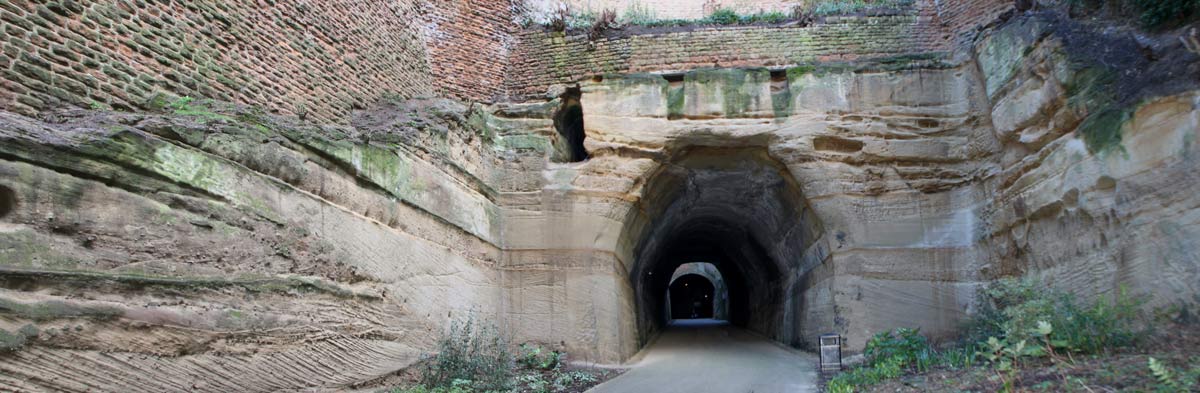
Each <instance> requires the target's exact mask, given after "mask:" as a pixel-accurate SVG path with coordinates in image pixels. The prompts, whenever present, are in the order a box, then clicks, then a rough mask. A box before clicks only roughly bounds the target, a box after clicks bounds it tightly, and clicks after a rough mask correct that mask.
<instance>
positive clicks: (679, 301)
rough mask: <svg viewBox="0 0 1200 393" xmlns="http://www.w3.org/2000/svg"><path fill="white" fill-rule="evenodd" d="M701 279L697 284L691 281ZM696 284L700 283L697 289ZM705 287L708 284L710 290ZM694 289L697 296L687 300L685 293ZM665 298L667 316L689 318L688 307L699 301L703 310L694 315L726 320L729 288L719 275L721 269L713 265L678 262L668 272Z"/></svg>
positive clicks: (723, 278) (687, 293)
mask: <svg viewBox="0 0 1200 393" xmlns="http://www.w3.org/2000/svg"><path fill="white" fill-rule="evenodd" d="M701 280H703V282H701V283H700V284H696V283H695V282H697V281H701ZM697 285H699V286H700V287H699V289H698V288H697ZM707 286H712V291H711V292H708V291H707ZM696 291H700V292H701V293H699V294H696V295H699V296H696V295H690V297H691V298H693V299H695V300H691V301H690V302H689V300H688V299H687V297H688V296H689V293H692V292H696ZM705 295H707V297H706V296H705ZM667 299H668V302H667V306H668V312H667V314H668V318H670V319H687V318H693V317H692V316H691V312H689V311H688V310H689V309H690V308H693V307H695V302H696V301H700V302H701V303H702V304H701V306H700V307H699V309H701V310H703V311H704V312H699V313H697V314H698V316H696V317H694V318H712V319H721V320H728V319H729V291H728V288H726V286H725V277H722V276H721V271H720V270H719V269H717V266H716V265H713V264H711V263H708V262H691V263H685V264H682V265H679V267H678V268H676V269H675V273H673V274H671V285H670V287H669V289H668V290H667Z"/></svg>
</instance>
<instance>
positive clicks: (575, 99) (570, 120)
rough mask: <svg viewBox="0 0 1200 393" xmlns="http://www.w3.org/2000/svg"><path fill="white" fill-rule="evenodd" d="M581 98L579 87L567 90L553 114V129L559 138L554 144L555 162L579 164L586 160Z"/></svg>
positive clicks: (585, 136)
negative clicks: (560, 104)
mask: <svg viewBox="0 0 1200 393" xmlns="http://www.w3.org/2000/svg"><path fill="white" fill-rule="evenodd" d="M581 96H582V93H581V92H580V89H579V87H573V88H569V89H567V91H566V92H565V93H563V95H562V96H561V99H562V106H561V107H559V109H558V112H555V113H554V129H555V130H557V131H558V136H559V138H558V139H557V140H556V141H555V143H554V154H553V156H552V157H551V158H552V160H553V161H555V162H580V161H583V160H586V159H588V152H587V149H584V147H583V140H584V139H585V138H587V135H585V134H584V131H583V105H580V102H579V98H580V97H581Z"/></svg>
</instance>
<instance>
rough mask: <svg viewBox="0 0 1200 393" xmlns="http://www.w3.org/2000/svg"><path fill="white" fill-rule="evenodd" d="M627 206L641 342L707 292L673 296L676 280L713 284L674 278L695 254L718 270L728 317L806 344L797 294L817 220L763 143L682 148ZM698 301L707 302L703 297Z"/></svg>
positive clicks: (782, 339)
mask: <svg viewBox="0 0 1200 393" xmlns="http://www.w3.org/2000/svg"><path fill="white" fill-rule="evenodd" d="M630 214H631V215H632V217H630V218H629V219H627V220H626V232H625V233H623V236H628V237H630V238H631V239H630V241H633V240H632V239H637V240H636V246H635V248H634V249H633V250H632V254H633V256H632V257H633V261H634V262H633V264H632V266H631V269H630V273H629V277H630V281H631V283H630V284H631V286H632V288H633V291H634V296H635V303H636V304H635V307H636V310H637V330H638V335H639V340H640V342H641V345H644V344H645V343H646V342H647V341H648V340H649V339H650V338H652V337H653V336H654V335H656V334H657V333H658V332H660V331H662V329H664V328H665V327H666V326H667V325H668V324H669V322H670V321H671V320H672V319H678V318H685V317H686V318H690V317H692V315H693V313H692V312H691V311H692V309H693V308H696V307H694V306H695V300H694V299H695V298H694V296H695V294H696V293H699V294H700V296H703V294H706V293H708V291H709V289H708V288H707V287H705V288H703V289H702V290H700V291H699V292H695V293H693V292H690V291H684V294H685V296H686V298H685V299H688V300H687V301H691V302H692V304H686V303H685V302H684V301H682V300H676V297H677V296H678V294H679V293H680V289H679V286H678V284H679V283H681V282H682V283H687V285H688V287H691V286H692V285H696V286H703V284H701V282H702V281H701V280H703V282H709V283H711V281H710V280H708V279H706V278H704V277H697V279H695V280H692V279H689V281H682V278H680V280H675V279H674V278H676V277H673V276H674V274H673V273H674V272H675V271H676V270H677V269H678V268H680V266H683V265H685V264H688V263H693V262H695V261H707V262H708V263H710V264H711V265H712V266H713V268H714V270H715V271H716V272H717V273H719V275H720V277H722V279H723V284H724V287H725V290H726V292H727V300H726V309H725V310H724V311H723V313H724V314H725V317H726V318H727V319H728V321H729V322H730V323H731V324H733V325H735V326H739V327H744V328H746V329H749V330H752V331H756V332H759V333H761V334H763V335H765V336H767V337H770V338H773V339H775V340H777V341H780V342H783V343H786V344H791V345H796V346H800V345H802V344H803V343H802V341H803V337H802V334H801V333H800V325H801V320H802V316H803V314H804V299H803V298H802V297H801V294H802V292H803V290H804V285H805V280H804V278H805V274H806V273H807V271H808V270H811V268H812V266H811V265H812V264H811V263H810V262H806V261H808V260H807V259H806V258H805V252H806V250H807V249H808V248H809V246H810V245H811V244H812V243H813V241H814V238H815V237H816V236H818V235H819V234H820V233H821V228H820V224H819V221H818V220H817V218H816V217H815V215H813V214H812V211H811V209H810V208H809V207H808V204H807V202H806V201H805V199H804V198H803V196H802V194H801V193H800V188H799V186H798V185H797V184H796V182H795V179H794V178H793V177H792V176H791V175H790V173H789V172H788V170H787V168H786V167H784V166H783V165H782V164H780V163H778V162H777V161H775V160H774V159H772V158H771V157H770V155H769V154H768V152H767V151H766V149H765V148H762V147H748V148H712V147H696V148H691V149H688V151H685V152H683V153H682V154H679V155H678V156H676V158H674V159H672V160H670V161H669V162H666V163H664V164H662V166H661V167H660V168H658V170H657V171H656V172H655V173H653V174H652V175H651V176H650V177H649V178H648V180H647V181H646V183H645V188H644V190H643V193H642V197H641V199H640V200H639V201H638V208H637V209H636V210H634V211H633V212H631V213H630ZM693 283H695V284H693ZM709 285H711V284H709ZM714 293H715V291H714ZM680 307H683V308H684V309H683V310H679V308H680ZM698 308H700V309H705V308H708V309H709V310H711V309H712V307H711V306H708V303H705V302H702V304H701V305H700V306H699V307H698ZM708 312H712V313H713V314H712V315H713V316H716V315H717V312H716V310H713V311H705V314H704V315H708ZM695 315H700V314H699V313H696V314H695Z"/></svg>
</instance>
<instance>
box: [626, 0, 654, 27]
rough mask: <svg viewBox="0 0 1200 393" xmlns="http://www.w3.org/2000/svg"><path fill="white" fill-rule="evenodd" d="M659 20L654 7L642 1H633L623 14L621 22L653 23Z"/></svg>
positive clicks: (635, 23) (633, 23) (632, 23)
mask: <svg viewBox="0 0 1200 393" xmlns="http://www.w3.org/2000/svg"><path fill="white" fill-rule="evenodd" d="M657 21H658V17H657V16H655V14H654V9H652V8H650V7H649V6H646V5H644V4H642V3H640V2H636V1H635V2H633V3H630V4H629V7H627V8H625V12H623V13H622V14H621V22H623V23H626V24H631V25H651V24H654V22H657Z"/></svg>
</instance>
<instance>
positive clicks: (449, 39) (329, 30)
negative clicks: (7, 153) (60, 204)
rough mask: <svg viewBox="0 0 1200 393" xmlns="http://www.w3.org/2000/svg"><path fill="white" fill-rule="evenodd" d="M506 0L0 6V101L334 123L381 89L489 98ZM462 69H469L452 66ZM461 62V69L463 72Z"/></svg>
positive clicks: (506, 20) (23, 1)
mask: <svg viewBox="0 0 1200 393" xmlns="http://www.w3.org/2000/svg"><path fill="white" fill-rule="evenodd" d="M510 8H511V4H510V3H509V2H506V1H498V2H486V1H445V2H439V3H434V4H426V3H419V2H416V1H410V0H404V1H388V2H352V1H325V2H280V3H270V4H266V5H264V4H260V3H257V2H253V1H249V0H240V1H232V2H219V3H212V2H188V1H183V2H175V1H136V2H134V1H125V0H96V1H28V0H17V1H14V2H4V4H0V21H2V22H3V23H0V26H2V27H0V29H3V30H0V87H2V88H0V108H3V109H6V110H10V111H14V112H18V113H23V114H33V113H36V112H37V111H39V110H42V109H46V108H49V107H54V106H58V105H63V104H69V105H76V106H83V107H113V108H116V109H124V110H137V109H146V106H145V102H146V101H147V99H148V98H150V97H152V96H154V95H155V94H156V93H159V92H169V93H172V94H174V95H181V96H182V95H188V96H195V97H206V98H213V99H218V100H222V101H231V102H239V103H245V104H253V105H258V106H262V107H265V108H268V109H270V110H272V111H274V112H279V113H285V114H296V115H306V116H307V117H308V118H311V119H316V120H320V121H327V122H336V121H340V120H343V119H345V118H346V115H347V114H348V113H349V112H350V111H351V110H352V109H355V108H362V107H365V106H367V105H368V104H370V103H372V102H374V101H375V100H376V99H378V98H379V97H381V96H384V95H395V96H399V97H414V96H430V95H435V94H436V95H441V96H448V97H454V98H460V99H469V100H489V99H492V98H494V97H498V96H501V95H502V94H501V92H502V86H501V83H500V81H501V80H503V71H504V68H505V66H504V63H505V59H506V58H507V56H506V53H507V49H506V46H507V42H508V38H507V37H508V32H509V29H510V28H511V27H512V25H513V23H512V22H511V17H510V16H511V13H510V12H509V10H510ZM464 65H469V66H470V67H471V69H470V70H463V69H458V68H455V67H463V66H464ZM468 71H469V72H468Z"/></svg>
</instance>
